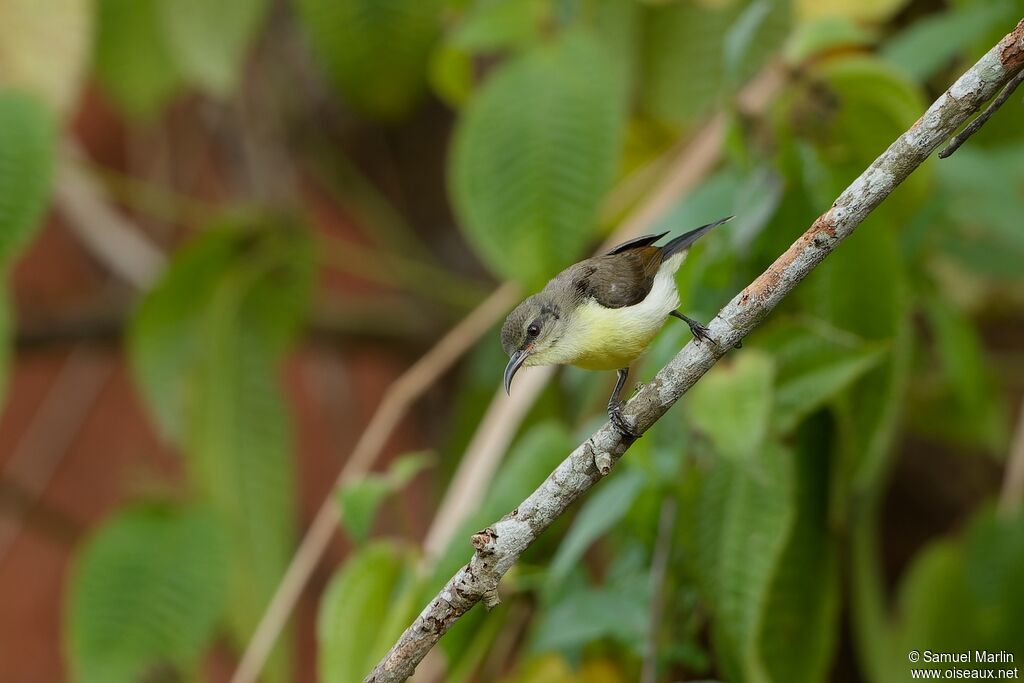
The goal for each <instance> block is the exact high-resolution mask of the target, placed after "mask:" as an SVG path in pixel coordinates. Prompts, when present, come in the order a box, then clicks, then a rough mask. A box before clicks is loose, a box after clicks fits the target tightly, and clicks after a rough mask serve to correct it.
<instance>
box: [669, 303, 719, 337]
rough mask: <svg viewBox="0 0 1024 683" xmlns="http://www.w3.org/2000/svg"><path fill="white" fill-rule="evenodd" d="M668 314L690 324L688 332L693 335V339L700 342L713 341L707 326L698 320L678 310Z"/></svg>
mask: <svg viewBox="0 0 1024 683" xmlns="http://www.w3.org/2000/svg"><path fill="white" fill-rule="evenodd" d="M669 315H671V316H674V317H676V318H679V319H680V320H682V321H683V322H684V323H686V324H687V325H689V326H690V333H691V334H692V335H693V337H694V339H697V340H698V341H702V342H711V343H712V344H714V343H715V340H714V339H712V338H711V334H710V332H709V330H708V328H707V327H706V326H704V325H701V324H700V323H699V322H697V321H696V320H694V319H693V318H691V317H689V316H687V315H684V314H682V313H680V312H679V311H672V312H671V313H669Z"/></svg>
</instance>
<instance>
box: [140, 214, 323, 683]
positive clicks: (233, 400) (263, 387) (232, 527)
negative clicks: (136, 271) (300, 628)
mask: <svg viewBox="0 0 1024 683" xmlns="http://www.w3.org/2000/svg"><path fill="white" fill-rule="evenodd" d="M309 250H310V247H309V243H308V242H307V241H306V239H305V238H304V237H303V235H302V233H300V232H298V231H297V230H289V229H287V228H283V227H280V226H274V227H272V228H270V227H268V228H265V229H248V230H246V229H241V228H236V227H227V228H220V229H217V228H213V229H210V230H208V231H206V232H205V233H204V234H203V235H202V237H200V238H199V239H198V240H197V241H196V242H195V243H193V244H192V245H190V246H189V247H188V248H186V249H185V250H183V252H182V254H181V256H180V257H179V259H177V260H176V261H175V262H174V263H172V264H171V266H170V268H169V269H168V272H167V273H166V274H165V276H164V277H163V278H162V280H161V282H159V283H158V284H157V286H156V287H155V288H154V290H153V292H152V294H151V295H150V297H148V298H147V300H146V301H145V302H144V303H143V305H142V308H141V309H140V312H139V317H138V319H137V320H136V322H135V324H134V325H133V334H132V345H133V359H134V361H135V362H134V365H135V367H136V369H137V373H138V376H139V379H140V383H141V385H142V387H143V389H144V393H145V395H146V397H147V398H148V399H150V402H151V404H152V405H151V407H153V408H155V409H156V412H157V414H158V415H164V416H166V419H167V420H168V421H169V422H170V426H171V428H172V429H171V433H172V436H174V437H175V438H176V439H177V440H178V441H179V443H180V444H181V445H182V446H183V447H184V450H185V452H186V455H187V459H186V464H187V466H188V473H189V476H190V478H191V480H192V482H193V484H194V485H195V486H196V488H197V489H198V490H199V491H200V493H201V494H202V496H203V497H204V499H205V500H206V501H208V502H209V504H210V506H211V507H212V508H213V510H214V512H215V513H216V514H217V515H218V517H219V518H220V520H221V523H222V524H223V526H224V528H225V529H226V531H227V532H228V543H227V545H228V551H229V564H230V582H229V588H228V606H229V613H228V617H229V625H230V627H231V631H232V634H233V636H234V637H235V639H236V640H237V641H239V642H245V641H246V640H248V638H249V637H250V635H251V633H252V630H253V628H255V625H256V622H257V621H258V619H259V618H260V616H261V614H262V612H263V609H264V607H265V605H266V602H267V601H268V600H269V599H270V596H271V594H272V593H273V591H274V589H275V588H276V585H277V582H278V580H279V578H280V576H281V574H282V573H283V571H284V568H285V565H286V564H287V562H288V558H289V557H290V555H291V545H292V533H293V514H294V512H293V503H292V494H293V490H292V477H293V473H292V465H291V460H290V457H289V454H290V450H291V445H290V436H289V425H288V416H287V411H286V408H285V404H284V400H283V398H282V396H281V388H280V386H279V383H278V377H277V365H278V361H279V359H280V356H281V353H282V352H283V351H284V350H285V348H286V346H287V344H288V342H289V341H290V339H291V338H292V337H293V336H294V334H295V332H296V331H297V328H298V325H299V322H300V321H301V319H302V315H303V313H304V311H305V300H306V298H307V296H308V291H309V287H310V278H311V267H310V266H311V255H310V251H309ZM163 389H166V392H165V391H163ZM281 652H283V650H282V651H281ZM286 667H287V662H286V661H285V660H284V659H283V657H282V656H275V657H273V658H272V661H271V665H270V667H269V669H268V671H269V673H268V677H269V678H271V679H273V680H281V678H283V676H284V672H285V671H286Z"/></svg>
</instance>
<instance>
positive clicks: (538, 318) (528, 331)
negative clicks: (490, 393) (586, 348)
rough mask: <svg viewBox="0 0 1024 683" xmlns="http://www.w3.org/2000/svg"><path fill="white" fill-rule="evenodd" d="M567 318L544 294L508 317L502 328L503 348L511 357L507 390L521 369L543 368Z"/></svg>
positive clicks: (506, 375) (522, 305) (530, 299)
mask: <svg viewBox="0 0 1024 683" xmlns="http://www.w3.org/2000/svg"><path fill="white" fill-rule="evenodd" d="M566 325H567V319H566V316H565V315H564V311H563V310H562V307H561V306H559V305H558V304H557V303H556V302H555V301H554V300H553V299H552V298H551V297H550V296H547V295H546V294H545V293H544V292H541V293H540V294H534V295H533V296H531V297H530V298H528V299H527V300H526V301H524V302H523V303H521V304H519V305H518V306H516V308H515V309H514V310H513V311H512V312H511V313H509V314H508V317H507V318H505V324H504V325H502V327H501V346H502V348H503V349H505V353H507V354H508V357H509V360H508V365H506V366H505V391H506V392H509V391H510V389H511V387H512V378H513V377H514V376H515V374H516V372H517V371H518V370H519V368H521V367H522V366H524V365H526V366H530V365H544V364H545V363H546V362H547V361H546V360H545V357H546V356H548V355H550V352H551V351H552V350H553V349H554V348H555V345H556V344H557V343H558V340H559V339H560V338H561V336H562V333H563V332H564V331H565V328H566Z"/></svg>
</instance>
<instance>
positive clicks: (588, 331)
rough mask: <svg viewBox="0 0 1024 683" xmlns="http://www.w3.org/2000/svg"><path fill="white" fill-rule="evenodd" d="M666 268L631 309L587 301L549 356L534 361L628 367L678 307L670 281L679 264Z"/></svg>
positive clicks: (675, 293)
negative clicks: (643, 297)
mask: <svg viewBox="0 0 1024 683" xmlns="http://www.w3.org/2000/svg"><path fill="white" fill-rule="evenodd" d="M667 265H668V267H664V268H663V269H662V270H661V271H660V272H659V273H658V275H657V276H656V277H655V278H654V284H653V286H652V287H651V291H650V292H649V293H648V295H647V297H646V298H645V299H644V300H643V301H641V302H640V303H638V304H636V305H634V306H625V307H623V308H605V307H603V306H601V305H600V304H598V303H597V302H595V301H589V302H587V303H586V304H584V305H582V306H580V307H579V308H578V309H576V312H575V313H574V316H573V320H572V322H571V324H570V325H569V329H568V331H567V333H566V334H565V335H564V336H563V337H562V338H561V339H560V340H559V342H558V344H557V345H556V346H555V347H554V348H552V349H550V351H549V353H545V354H543V357H541V358H537V359H536V361H537V364H538V365H545V364H549V363H568V364H571V365H576V366H578V367H581V368H585V369H587V370H617V369H619V368H625V367H628V366H629V365H630V364H631V363H633V361H635V360H636V359H637V358H639V357H640V355H641V354H642V353H643V352H644V350H646V349H647V346H648V345H649V344H650V343H651V340H652V339H654V336H655V335H656V334H657V333H658V330H660V329H661V327H662V326H663V325H664V324H665V320H666V319H667V318H668V314H669V313H671V312H672V311H674V310H675V309H676V308H677V307H678V306H679V293H678V291H676V283H675V279H674V278H673V273H674V272H675V267H678V265H677V264H676V263H672V264H667ZM673 266H675V267H673Z"/></svg>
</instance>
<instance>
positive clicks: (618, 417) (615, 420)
mask: <svg viewBox="0 0 1024 683" xmlns="http://www.w3.org/2000/svg"><path fill="white" fill-rule="evenodd" d="M608 419H609V420H610V421H611V423H612V426H613V427H615V429H616V430H617V431H618V432H619V434H622V436H625V437H627V438H630V439H639V438H640V434H639V433H638V432H637V431H636V430H634V429H633V428H632V427H631V426H630V425H629V423H628V422H626V418H625V417H624V416H623V415H622V406H621V405H615V406H612V405H609V406H608Z"/></svg>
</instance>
